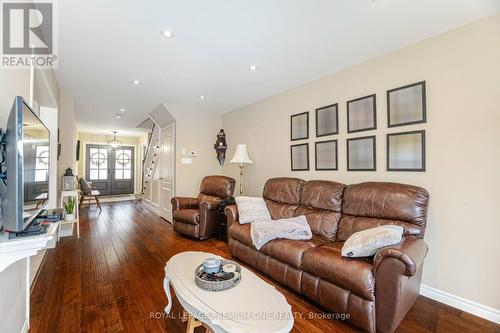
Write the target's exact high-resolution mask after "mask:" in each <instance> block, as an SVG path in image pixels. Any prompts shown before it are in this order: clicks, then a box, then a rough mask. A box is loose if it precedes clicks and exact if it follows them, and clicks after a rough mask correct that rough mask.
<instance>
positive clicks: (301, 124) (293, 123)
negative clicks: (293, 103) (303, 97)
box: [290, 112, 309, 141]
mask: <svg viewBox="0 0 500 333" xmlns="http://www.w3.org/2000/svg"><path fill="white" fill-rule="evenodd" d="M308 138H309V112H302V113H297V114H294V115H292V116H291V117H290V140H292V141H295V140H303V139H308Z"/></svg>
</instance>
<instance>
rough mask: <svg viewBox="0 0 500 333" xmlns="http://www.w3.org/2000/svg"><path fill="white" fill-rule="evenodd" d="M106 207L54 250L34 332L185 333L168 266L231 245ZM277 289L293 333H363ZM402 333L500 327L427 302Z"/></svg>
mask: <svg viewBox="0 0 500 333" xmlns="http://www.w3.org/2000/svg"><path fill="white" fill-rule="evenodd" d="M102 208H103V209H102V213H100V214H99V210H98V209H97V208H95V207H93V208H91V209H90V210H89V209H85V208H83V209H82V211H81V222H80V223H81V238H80V239H77V238H76V237H66V238H62V239H61V241H60V242H59V243H58V245H57V248H55V249H51V250H48V253H47V257H46V259H45V262H44V265H43V266H42V268H41V271H40V274H39V276H38V278H37V281H36V283H35V286H34V287H33V289H32V294H31V328H30V332H31V333H42V332H43V333H56V332H70V333H76V332H99V333H100V332H133V333H138V332H169V333H176V332H185V329H186V323H185V322H183V321H182V320H181V319H182V308H181V307H180V305H179V303H178V302H177V301H175V302H174V307H173V310H172V318H166V317H164V315H163V308H164V307H165V305H166V296H165V293H164V291H163V283H162V282H163V278H164V271H163V268H164V266H165V262H166V261H167V260H168V258H170V257H171V256H173V255H174V254H176V253H179V252H182V251H188V250H197V251H207V252H212V253H215V254H218V255H221V256H225V257H230V255H229V252H228V248H227V245H226V244H225V243H224V242H221V241H218V240H215V239H211V240H207V241H202V242H200V241H193V240H190V239H187V238H184V237H181V236H179V235H177V234H176V233H175V232H174V231H173V229H172V227H171V225H170V224H169V223H168V222H166V221H165V220H163V219H161V218H159V217H157V216H156V215H155V214H153V213H152V212H150V211H149V210H148V209H146V208H144V207H143V206H142V205H141V204H140V203H134V202H132V201H130V202H114V203H107V204H103V205H102ZM261 276H262V277H263V278H264V279H265V280H267V281H269V282H271V280H270V279H268V278H267V277H265V276H263V275H261ZM277 288H278V290H280V291H281V292H283V294H284V295H285V296H286V298H287V300H288V302H289V303H290V304H291V305H292V310H293V311H294V312H295V313H297V314H299V315H298V316H297V317H296V320H295V325H294V329H293V332H307V333H319V332H356V329H355V328H353V327H352V326H350V325H349V324H347V323H343V322H339V321H332V320H329V319H321V318H320V319H318V318H313V317H317V315H318V314H321V313H322V311H321V309H319V308H318V307H316V306H315V305H313V304H312V303H310V302H309V301H308V300H306V299H304V298H303V297H302V296H300V295H298V294H296V293H293V292H291V291H289V290H288V289H286V288H282V287H280V286H277ZM174 297H175V296H174ZM201 331H203V330H201ZM398 332H447V333H449V332H481V333H488V332H495V333H498V332H500V326H499V325H495V324H493V323H491V322H488V321H486V320H483V319H481V318H478V317H476V316H473V315H470V314H467V313H464V312H462V311H460V310H457V309H454V308H451V307H449V306H446V305H443V304H440V303H437V302H435V301H433V300H431V299H428V298H425V297H422V296H421V297H419V299H418V301H417V303H416V304H415V306H414V307H413V308H412V309H411V310H410V312H409V313H408V315H407V316H406V318H405V320H404V321H403V323H402V324H401V325H400V326H399V328H398Z"/></svg>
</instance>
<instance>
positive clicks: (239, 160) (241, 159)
mask: <svg viewBox="0 0 500 333" xmlns="http://www.w3.org/2000/svg"><path fill="white" fill-rule="evenodd" d="M231 163H233V164H252V163H253V162H252V160H251V159H250V157H249V156H248V151H247V145H243V144H239V145H236V152H235V153H234V156H233V159H232V160H231Z"/></svg>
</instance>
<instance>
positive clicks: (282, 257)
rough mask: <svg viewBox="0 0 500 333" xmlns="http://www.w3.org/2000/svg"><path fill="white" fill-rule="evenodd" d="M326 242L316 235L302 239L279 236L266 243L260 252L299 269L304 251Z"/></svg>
mask: <svg viewBox="0 0 500 333" xmlns="http://www.w3.org/2000/svg"><path fill="white" fill-rule="evenodd" d="M326 242H327V240H325V239H324V238H321V237H318V236H314V237H313V238H312V239H309V240H303V241H302V240H291V239H281V238H279V239H274V240H272V241H270V242H268V243H266V245H264V246H263V247H262V248H261V249H260V252H262V253H265V254H267V255H269V256H271V257H273V258H275V259H278V260H279V261H281V262H284V263H286V264H289V265H292V266H293V267H295V268H298V269H300V268H301V266H302V259H303V256H304V253H305V252H306V251H307V250H309V249H312V248H313V247H316V246H319V245H321V244H324V243H326Z"/></svg>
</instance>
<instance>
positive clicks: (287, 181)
mask: <svg viewBox="0 0 500 333" xmlns="http://www.w3.org/2000/svg"><path fill="white" fill-rule="evenodd" d="M303 184H304V181H303V180H302V179H298V178H286V177H282V178H271V179H269V180H268V181H267V182H266V184H265V185H264V190H263V192H262V197H263V198H264V199H265V200H266V204H267V208H268V209H269V213H270V214H271V217H272V218H273V220H278V219H283V218H288V217H293V216H294V211H295V209H297V207H298V206H299V204H300V194H301V191H302V185H303Z"/></svg>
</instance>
